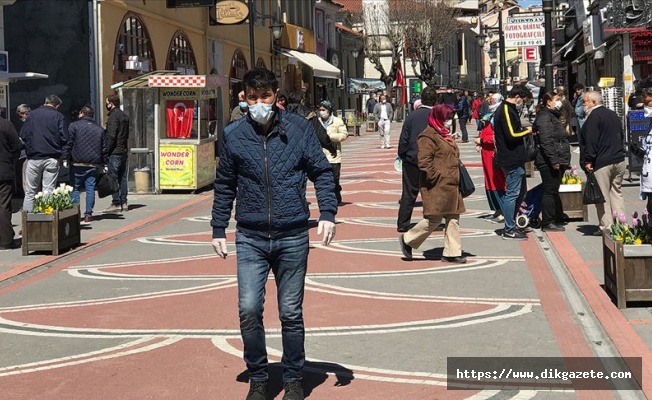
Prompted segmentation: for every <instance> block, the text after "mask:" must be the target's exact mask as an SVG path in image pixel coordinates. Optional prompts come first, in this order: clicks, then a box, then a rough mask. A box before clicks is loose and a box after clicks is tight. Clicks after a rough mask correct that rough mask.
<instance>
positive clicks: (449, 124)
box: [444, 119, 453, 130]
mask: <svg viewBox="0 0 652 400" xmlns="http://www.w3.org/2000/svg"><path fill="white" fill-rule="evenodd" d="M444 127H445V128H446V129H448V130H451V128H453V120H452V119H447V120H446V121H444Z"/></svg>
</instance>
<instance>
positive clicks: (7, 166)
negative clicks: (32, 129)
mask: <svg viewBox="0 0 652 400" xmlns="http://www.w3.org/2000/svg"><path fill="white" fill-rule="evenodd" d="M22 147H23V145H22V143H21V142H20V139H19V138H18V133H16V129H14V126H13V125H12V124H11V122H9V121H7V120H6V119H4V118H0V250H10V249H15V248H17V247H18V246H17V245H16V244H15V243H14V234H15V232H14V228H13V227H12V225H11V195H12V194H13V191H14V179H15V178H16V167H15V163H16V161H18V156H19V155H20V149H21V148H22Z"/></svg>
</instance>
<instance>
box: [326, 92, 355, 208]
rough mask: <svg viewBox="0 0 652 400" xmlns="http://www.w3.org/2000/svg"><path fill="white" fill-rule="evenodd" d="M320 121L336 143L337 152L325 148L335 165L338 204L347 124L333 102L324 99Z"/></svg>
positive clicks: (340, 192)
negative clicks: (335, 112)
mask: <svg viewBox="0 0 652 400" xmlns="http://www.w3.org/2000/svg"><path fill="white" fill-rule="evenodd" d="M319 122H321V124H322V126H323V127H324V128H325V129H326V133H328V136H329V137H330V139H331V142H333V144H334V145H335V148H336V150H337V151H336V153H335V155H333V154H332V153H331V152H330V151H328V150H326V149H324V155H325V156H326V158H327V159H328V162H329V163H331V166H332V167H333V178H335V196H336V197H337V202H338V204H341V203H342V186H340V172H341V171H342V142H343V141H344V140H346V138H347V137H348V135H349V134H348V131H347V129H346V124H345V123H344V121H343V120H342V118H340V117H336V116H334V115H333V104H331V102H330V101H328V100H324V101H322V102H321V103H319Z"/></svg>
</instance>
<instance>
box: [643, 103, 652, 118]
mask: <svg viewBox="0 0 652 400" xmlns="http://www.w3.org/2000/svg"><path fill="white" fill-rule="evenodd" d="M644 112H645V118H649V117H651V116H652V106H648V105H645V108H644Z"/></svg>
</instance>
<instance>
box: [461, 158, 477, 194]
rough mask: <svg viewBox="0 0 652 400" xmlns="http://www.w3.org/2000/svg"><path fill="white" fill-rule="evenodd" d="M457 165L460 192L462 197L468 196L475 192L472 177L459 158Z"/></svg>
mask: <svg viewBox="0 0 652 400" xmlns="http://www.w3.org/2000/svg"><path fill="white" fill-rule="evenodd" d="M457 165H458V167H459V169H460V194H461V195H462V197H469V196H470V195H471V194H473V192H475V185H474V184H473V179H471V175H469V171H467V170H466V167H465V166H464V164H462V160H459V161H458V164H457Z"/></svg>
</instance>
